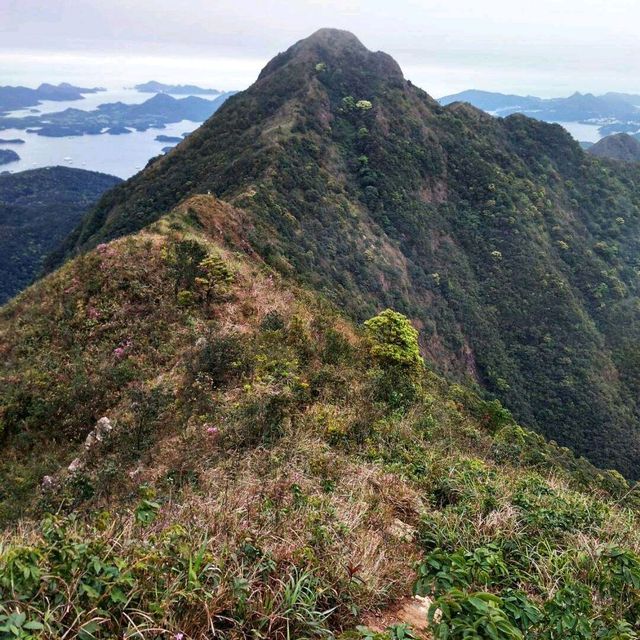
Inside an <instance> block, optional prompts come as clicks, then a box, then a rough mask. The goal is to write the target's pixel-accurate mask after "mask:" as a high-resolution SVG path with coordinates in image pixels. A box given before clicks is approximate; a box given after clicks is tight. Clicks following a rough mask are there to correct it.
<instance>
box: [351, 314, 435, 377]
mask: <svg viewBox="0 0 640 640" xmlns="http://www.w3.org/2000/svg"><path fill="white" fill-rule="evenodd" d="M364 326H365V328H366V331H367V336H368V337H369V339H370V341H371V355H372V356H373V357H374V358H375V359H376V360H377V361H378V362H379V363H380V364H381V365H382V366H385V367H388V366H391V367H400V368H403V369H406V370H407V371H415V372H421V371H422V369H423V367H424V361H423V359H422V356H421V355H420V347H419V346H418V332H417V331H416V330H415V329H414V328H413V325H412V324H411V323H410V322H409V320H408V319H407V318H406V316H403V315H402V314H401V313H398V312H397V311H393V310H392V309H386V310H385V311H383V312H382V313H379V314H378V315H377V316H375V317H374V318H371V319H370V320H367V321H366V322H365V323H364Z"/></svg>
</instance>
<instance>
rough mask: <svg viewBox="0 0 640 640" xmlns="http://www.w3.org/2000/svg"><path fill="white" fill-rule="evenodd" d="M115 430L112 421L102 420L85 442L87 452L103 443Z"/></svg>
mask: <svg viewBox="0 0 640 640" xmlns="http://www.w3.org/2000/svg"><path fill="white" fill-rule="evenodd" d="M112 429H113V425H112V424H111V420H109V418H106V417H104V418H100V420H98V422H97V423H96V426H95V428H94V429H93V431H92V432H91V433H89V435H88V436H87V438H86V440H85V441H84V448H85V450H87V451H88V450H89V449H91V448H92V447H93V446H94V445H95V444H96V443H97V442H102V441H103V440H104V439H105V438H106V437H107V436H108V435H109V433H111V431H112Z"/></svg>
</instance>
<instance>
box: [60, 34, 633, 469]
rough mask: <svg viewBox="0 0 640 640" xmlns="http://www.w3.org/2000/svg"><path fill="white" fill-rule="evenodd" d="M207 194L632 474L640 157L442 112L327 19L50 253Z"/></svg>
mask: <svg viewBox="0 0 640 640" xmlns="http://www.w3.org/2000/svg"><path fill="white" fill-rule="evenodd" d="M207 192H211V193H213V194H215V195H217V196H218V197H221V198H223V199H225V200H227V201H228V202H232V203H234V204H236V205H237V206H239V207H242V208H243V210H244V211H245V214H244V215H245V218H244V229H243V231H242V232H241V234H240V235H239V236H238V235H237V234H236V235H235V236H233V235H232V234H228V233H227V234H225V232H224V230H221V234H222V237H225V236H226V239H227V240H228V241H229V242H230V243H231V246H234V247H235V248H237V249H241V250H244V251H248V252H253V251H255V252H257V253H259V255H260V256H262V257H263V258H264V260H266V262H267V263H268V264H269V265H271V266H273V267H274V268H276V269H277V270H278V271H279V272H280V273H281V274H284V275H286V276H292V277H295V278H296V279H297V280H298V282H301V283H303V284H305V285H307V286H310V287H312V288H314V289H315V290H316V291H319V292H321V293H322V294H323V295H325V296H327V297H328V298H329V299H331V300H332V301H333V302H335V303H336V304H338V305H340V306H341V307H342V308H343V309H345V310H347V311H348V312H349V313H350V314H351V316H352V317H353V318H355V319H356V320H363V319H365V318H367V317H369V316H371V315H373V314H374V313H375V312H377V311H379V310H381V309H383V308H384V307H393V308H395V309H397V310H399V311H401V312H402V313H404V314H406V315H407V316H408V317H410V318H411V319H412V321H413V322H414V323H415V324H416V326H418V327H419V328H420V332H421V340H422V348H423V352H424V353H425V354H427V355H428V357H429V359H430V360H431V361H432V362H434V363H435V366H436V367H437V369H438V370H439V371H440V372H443V373H445V374H447V375H451V376H454V377H456V378H457V379H458V380H460V381H463V382H464V383H465V384H471V385H477V387H478V389H480V390H484V392H486V393H487V394H488V395H489V396H492V397H498V398H499V399H500V400H501V401H502V402H503V403H504V404H505V405H506V406H507V407H508V408H509V409H510V410H511V411H512V412H513V414H514V415H515V417H516V418H517V419H518V420H519V421H520V422H522V423H523V424H525V425H526V426H529V427H532V428H534V429H536V430H538V431H539V432H541V433H543V434H545V435H546V436H548V437H550V438H553V439H555V440H557V441H558V442H559V443H560V444H562V445H566V446H570V447H572V448H573V449H574V450H575V451H577V452H578V453H579V454H583V455H586V456H588V457H589V458H590V459H591V460H592V461H593V462H595V463H596V464H598V465H600V466H603V467H613V468H616V469H618V470H620V471H621V472H623V473H624V474H625V475H626V476H628V477H630V478H636V477H637V476H638V469H640V465H639V464H638V463H639V461H640V417H639V414H638V405H637V398H638V395H639V393H638V392H639V391H640V377H639V376H638V364H639V363H640V342H639V338H640V336H639V332H640V322H638V314H639V312H640V309H639V298H638V269H639V268H640V264H639V260H640V226H639V225H640V215H639V214H640V208H639V207H640V165H631V164H630V165H628V166H625V165H622V164H616V163H611V162H607V161H602V160H599V159H596V158H593V157H591V156H588V155H586V154H585V153H584V152H583V151H582V150H581V149H580V147H579V145H578V144H577V143H576V142H574V141H573V140H572V138H571V137H570V136H569V134H568V133H566V132H565V131H564V130H563V129H562V128H561V127H560V126H559V125H550V124H545V123H541V122H537V121H534V120H531V119H528V118H526V117H523V116H518V115H514V116H510V117H508V118H506V119H496V118H492V117H490V116H488V115H486V114H484V113H483V112H481V111H479V110H477V109H475V108H473V107H471V106H470V105H465V104H453V105H449V106H447V107H442V106H440V105H438V104H437V103H436V102H435V101H434V100H432V99H431V98H430V97H429V96H428V95H427V94H426V93H425V92H424V91H422V90H420V89H418V88H416V87H415V86H413V85H412V84H411V83H410V82H408V81H406V80H405V79H404V77H403V75H402V72H401V70H400V68H399V67H398V65H397V64H396V63H395V61H393V60H392V59H391V58H390V57H389V56H387V55H386V54H383V53H372V52H370V51H368V50H367V49H365V48H364V47H363V46H362V45H361V44H360V42H359V41H358V40H357V39H356V38H355V37H354V36H352V35H351V34H346V33H344V32H338V31H332V30H322V31H320V32H318V33H316V34H315V35H314V36H312V37H311V38H308V39H306V40H303V41H301V42H299V43H298V44H296V45H294V46H293V47H292V48H290V49H289V50H288V51H286V52H285V53H282V54H280V55H278V56H277V57H276V58H275V59H274V60H272V61H271V62H270V63H269V64H268V65H267V67H266V68H265V69H264V70H263V71H262V73H261V74H260V77H259V78H258V81H257V82H256V83H255V84H254V85H253V86H251V87H250V88H249V89H248V90H247V91H244V92H241V93H239V94H237V95H236V96H234V97H232V98H231V99H230V100H229V101H228V102H227V103H226V104H225V105H224V106H223V107H222V108H221V109H220V111H219V112H218V113H216V114H215V115H214V116H213V117H212V118H211V119H210V120H209V121H208V122H207V123H205V125H204V126H202V127H201V128H200V129H199V130H198V131H197V132H195V133H194V134H193V135H192V136H190V138H189V140H188V141H187V142H186V143H185V144H183V145H181V146H180V148H179V149H178V150H175V151H173V152H172V153H169V154H168V155H167V156H166V157H163V158H160V159H157V160H154V161H152V162H151V163H150V164H149V166H148V167H147V168H146V170H145V171H143V172H142V173H141V174H139V175H138V176H136V177H135V178H133V179H131V180H129V181H127V182H126V183H124V184H123V185H121V186H119V187H118V188H116V189H114V190H113V191H110V192H109V193H108V194H106V195H105V196H104V197H103V198H102V200H101V201H100V202H99V204H98V205H97V206H96V208H95V209H94V210H93V211H92V213H91V215H90V216H89V217H88V218H87V219H86V220H85V221H84V222H83V223H82V224H81V226H80V227H78V228H77V229H76V231H75V232H74V234H73V235H72V236H71V237H70V239H69V240H68V241H67V243H66V245H65V246H64V247H63V249H62V250H60V251H59V252H57V253H56V254H55V255H54V256H52V258H51V260H50V262H49V266H50V267H53V266H55V265H57V264H60V263H61V262H62V261H63V260H64V259H65V258H66V257H68V256H70V255H74V254H75V253H77V252H79V251H84V250H86V249H88V248H90V247H94V246H96V245H97V244H98V243H99V242H103V241H105V240H108V239H110V238H114V237H117V236H120V235H123V234H127V233H130V232H132V231H135V230H138V229H140V228H142V227H143V226H145V225H146V224H148V223H149V222H152V221H154V220H156V219H158V218H159V217H160V216H162V215H163V214H164V213H166V212H168V211H170V210H171V209H172V207H173V206H175V205H176V204H177V203H178V202H180V201H181V200H182V199H183V198H185V197H187V196H189V195H193V194H197V193H207Z"/></svg>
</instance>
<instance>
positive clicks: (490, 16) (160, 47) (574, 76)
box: [0, 0, 640, 97]
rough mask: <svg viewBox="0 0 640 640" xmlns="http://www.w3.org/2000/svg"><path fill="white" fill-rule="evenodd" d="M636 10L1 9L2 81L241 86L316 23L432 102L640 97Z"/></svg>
mask: <svg viewBox="0 0 640 640" xmlns="http://www.w3.org/2000/svg"><path fill="white" fill-rule="evenodd" d="M639 25H640V0H527V1H522V0H442V1H441V0H384V1H383V0H295V1H287V2H285V1H283V0H272V1H269V0H264V1H260V0H0V84H17V83H23V84H28V85H34V84H37V83H39V82H41V81H56V82H58V81H62V80H67V81H70V82H75V83H83V84H86V83H89V84H92V85H95V84H102V85H107V86H113V87H115V86H122V85H126V84H132V83H134V82H138V81H144V80H150V79H157V80H160V81H165V82H183V83H184V82H196V83H199V84H203V85H208V86H215V87H218V88H222V89H234V88H243V87H245V86H247V85H248V84H250V83H251V82H253V80H254V79H255V77H256V76H257V74H258V72H259V70H260V69H261V68H262V66H264V64H265V63H266V62H267V61H268V60H269V59H270V58H271V57H273V56H274V55H275V54H276V53H278V52H279V51H282V50H284V49H286V48H287V47H288V46H290V45H291V44H293V42H295V41H296V40H299V39H300V38H303V37H305V36H307V35H309V34H310V33H312V32H313V31H315V30H316V29H318V28H320V27H338V28H342V29H348V30H350V31H352V32H354V33H355V34H356V35H357V36H358V37H359V38H360V39H361V40H362V42H363V43H364V44H365V45H366V46H367V47H369V48H370V49H374V50H383V51H386V52H388V53H390V54H391V55H392V56H393V57H394V58H396V60H398V62H399V63H400V65H401V66H402V68H403V70H404V72H405V76H406V77H408V78H409V79H410V80H412V81H413V82H414V83H415V84H417V85H419V86H420V87H422V88H423V89H425V90H426V91H428V92H429V93H430V94H432V95H433V96H436V97H440V96H441V95H444V94H447V93H453V92H456V91H460V90H462V89H468V88H477V89H488V90H494V91H503V92H515V93H531V94H536V95H542V96H560V95H568V94H569V93H572V92H573V91H576V90H578V91H592V92H605V91H627V92H634V93H640V38H638V35H637V32H638V26H639Z"/></svg>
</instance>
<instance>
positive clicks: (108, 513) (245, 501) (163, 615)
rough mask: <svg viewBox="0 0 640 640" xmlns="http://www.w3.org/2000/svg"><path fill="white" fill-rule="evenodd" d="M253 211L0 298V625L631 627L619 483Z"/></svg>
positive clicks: (638, 581) (98, 630) (233, 630)
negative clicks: (446, 367) (283, 271)
mask: <svg viewBox="0 0 640 640" xmlns="http://www.w3.org/2000/svg"><path fill="white" fill-rule="evenodd" d="M252 216H253V214H252V212H250V211H247V210H242V209H240V208H235V207H232V206H230V205H229V204H226V203H224V202H221V201H220V200H218V199H216V198H215V197H213V196H206V195H201V196H194V197H192V198H189V199H187V200H186V201H185V202H183V203H182V204H181V205H180V206H179V207H178V208H177V209H176V210H174V211H173V212H171V213H170V214H169V215H168V216H164V217H162V218H161V219H160V220H159V221H157V222H155V223H153V224H152V225H151V226H149V227H148V228H146V229H145V230H143V231H142V232H140V233H137V234H135V235H129V236H127V237H123V238H120V239H117V240H114V241H111V242H109V243H101V244H100V245H98V246H97V247H96V248H95V249H93V250H92V251H90V252H88V253H86V254H84V255H82V256H80V257H77V258H75V259H73V260H71V261H70V262H68V263H67V264H65V265H64V266H63V267H62V268H60V269H59V270H58V271H56V272H55V273H53V274H52V275H49V276H48V277H47V278H45V279H44V280H42V281H40V282H38V283H36V284H35V285H33V286H32V287H30V288H29V289H27V290H26V291H25V292H23V293H22V294H21V295H19V296H18V297H17V298H15V299H14V300H12V301H11V302H10V303H9V304H7V305H5V306H4V307H3V308H2V309H0V362H2V363H3V364H2V368H1V369H0V439H1V443H2V447H3V456H2V458H1V459H0V522H2V523H3V525H4V531H5V532H4V533H3V534H0V637H2V638H23V639H26V640H28V639H31V638H42V637H46V638H58V637H64V636H65V635H66V637H78V638H86V639H89V638H96V639H98V638H104V639H106V638H115V637H132V638H133V637H153V638H163V639H172V640H175V639H180V640H191V639H194V640H195V639H200V638H213V637H216V638H228V639H232V638H265V639H266V638H269V639H278V640H280V639H282V640H284V639H289V638H298V639H302V638H332V637H340V638H341V639H342V640H355V639H366V638H369V639H374V638H375V639H377V640H383V639H387V640H391V639H396V640H398V639H400V638H412V637H423V638H426V637H434V638H440V639H443V640H444V639H445V638H452V639H458V638H469V637H474V638H494V639H505V640H506V639H510V640H513V639H521V638H525V637H526V638H540V639H541V640H542V639H545V640H547V639H549V640H551V639H558V640H559V639H561V638H584V639H592V638H608V639H610V640H614V639H617V640H621V639H623V638H624V639H633V638H637V637H638V628H637V621H638V617H639V615H640V556H639V555H638V553H639V552H640V538H639V535H638V532H639V531H640V529H639V527H638V521H637V507H638V505H639V504H640V502H639V497H638V495H637V493H636V491H635V490H632V489H631V487H630V486H629V485H628V484H627V482H626V481H625V480H624V479H623V478H622V477H621V476H620V475H619V474H617V473H615V472H604V471H600V470H598V469H596V468H595V467H593V466H592V465H591V464H590V463H589V462H587V461H586V460H584V459H580V458H576V457H575V456H574V455H573V454H572V453H571V452H570V451H569V450H567V449H563V448H560V447H558V446H557V445H553V444H549V443H547V442H545V441H544V439H543V438H542V437H541V436H539V435H537V434H535V433H533V432H531V431H528V430H526V429H523V428H522V427H520V426H519V425H518V424H517V423H516V422H515V421H514V420H513V418H512V417H511V415H510V413H509V412H508V411H507V410H506V409H504V408H503V407H502V406H501V405H500V403H498V402H496V401H492V402H488V401H486V400H483V399H482V398H480V397H479V396H478V395H477V394H475V393H473V392H471V391H469V390H467V389H465V388H464V387H462V386H459V385H452V384H450V383H447V382H445V381H444V380H443V379H442V378H441V377H439V376H438V375H437V374H436V373H434V372H433V371H432V363H431V362H430V361H427V362H426V363H425V362H424V361H423V359H422V357H421V356H420V353H419V348H418V332H417V331H416V330H415V329H414V328H413V327H412V325H411V324H410V323H409V321H408V320H407V319H406V318H405V317H404V316H402V315H401V314H399V313H397V312H394V311H390V310H386V311H382V312H381V313H378V314H375V315H373V316H372V317H371V318H370V319H368V320H367V321H366V322H364V323H363V324H362V325H355V324H353V323H352V322H351V321H350V320H349V319H348V318H347V317H346V316H345V315H344V314H343V313H341V312H340V311H338V310H337V309H336V308H335V307H334V306H333V305H332V304H330V303H329V302H327V301H326V300H324V299H323V298H321V297H319V296H318V295H317V294H316V293H314V292H312V291H311V290H309V289H308V288H306V287H305V288H303V287H300V286H299V285H297V284H296V283H295V280H294V279H291V278H287V277H283V276H281V275H280V274H279V273H278V271H277V270H276V269H275V268H274V267H272V266H270V265H269V264H268V263H267V262H266V261H264V260H262V259H261V258H259V257H258V256H257V255H256V254H255V253H253V252H252V249H251V246H250V245H248V244H246V241H245V240H244V233H246V231H247V229H251V224H252V223H251V220H252ZM243 243H245V245H244V249H245V250H244V251H238V250H233V249H231V248H230V247H233V246H240V245H242V244H243ZM47 513H49V514H55V515H44V514H47ZM414 593H415V594H417V595H418V596H420V597H421V598H423V599H420V600H418V599H416V598H413V594H414ZM416 603H417V604H416ZM417 605H419V607H418V611H419V613H420V615H421V616H422V618H421V619H420V616H418V618H417V625H416V626H413V627H409V626H407V619H406V617H405V615H404V612H405V610H406V609H407V608H408V607H409V608H410V607H413V608H414V609H415V608H416V606H417ZM427 618H429V620H430V622H429V624H428V626H427V625H426V624H425V623H426V621H427ZM421 620H422V621H421ZM412 622H413V619H412ZM425 627H426V628H425Z"/></svg>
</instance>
